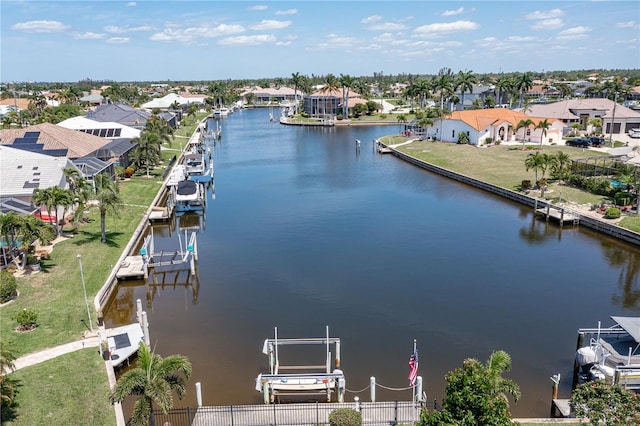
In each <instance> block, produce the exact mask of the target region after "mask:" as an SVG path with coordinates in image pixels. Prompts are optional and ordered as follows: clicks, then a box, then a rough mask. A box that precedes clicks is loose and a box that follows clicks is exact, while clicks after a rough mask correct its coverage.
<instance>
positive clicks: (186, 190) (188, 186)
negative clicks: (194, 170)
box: [178, 180, 197, 195]
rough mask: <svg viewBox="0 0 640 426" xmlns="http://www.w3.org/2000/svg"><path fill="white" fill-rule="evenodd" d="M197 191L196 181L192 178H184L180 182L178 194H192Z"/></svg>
mask: <svg viewBox="0 0 640 426" xmlns="http://www.w3.org/2000/svg"><path fill="white" fill-rule="evenodd" d="M196 191H197V187H196V183H195V182H194V181H191V180H183V181H180V182H179V183H178V195H191V194H195V193H196Z"/></svg>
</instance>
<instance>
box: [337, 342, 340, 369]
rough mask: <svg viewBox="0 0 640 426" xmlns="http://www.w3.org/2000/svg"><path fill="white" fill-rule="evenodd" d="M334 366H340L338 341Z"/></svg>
mask: <svg viewBox="0 0 640 426" xmlns="http://www.w3.org/2000/svg"><path fill="white" fill-rule="evenodd" d="M336 368H340V341H339V340H338V341H337V342H336Z"/></svg>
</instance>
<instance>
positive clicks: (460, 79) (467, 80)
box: [454, 70, 478, 110]
mask: <svg viewBox="0 0 640 426" xmlns="http://www.w3.org/2000/svg"><path fill="white" fill-rule="evenodd" d="M477 82H478V79H477V78H476V76H475V75H474V74H473V71H462V70H460V71H459V72H458V75H457V76H456V78H455V80H454V87H455V89H456V90H458V89H460V94H461V96H462V99H461V103H462V110H464V92H466V91H469V93H471V91H472V90H473V85H474V84H475V83H477Z"/></svg>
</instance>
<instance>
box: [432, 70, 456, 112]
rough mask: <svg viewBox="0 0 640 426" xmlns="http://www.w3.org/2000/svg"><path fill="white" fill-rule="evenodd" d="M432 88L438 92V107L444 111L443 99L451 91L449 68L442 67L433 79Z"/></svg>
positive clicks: (451, 75) (451, 77)
mask: <svg viewBox="0 0 640 426" xmlns="http://www.w3.org/2000/svg"><path fill="white" fill-rule="evenodd" d="M433 88H434V89H436V90H438V92H439V93H440V109H441V110H442V111H444V99H445V98H448V97H449V96H450V95H451V93H453V73H452V72H451V68H442V69H440V71H438V76H437V77H436V78H435V79H434V81H433Z"/></svg>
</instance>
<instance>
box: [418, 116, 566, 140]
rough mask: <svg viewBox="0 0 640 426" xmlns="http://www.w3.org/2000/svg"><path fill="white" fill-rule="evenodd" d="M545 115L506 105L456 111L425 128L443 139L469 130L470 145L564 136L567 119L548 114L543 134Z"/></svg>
mask: <svg viewBox="0 0 640 426" xmlns="http://www.w3.org/2000/svg"><path fill="white" fill-rule="evenodd" d="M527 119H529V120H531V121H532V123H533V124H532V125H530V126H529V127H528V128H521V129H518V130H517V131H516V128H517V127H518V123H520V121H522V120H527ZM544 120H545V117H530V116H528V115H526V114H523V113H521V112H517V111H514V110H510V109H507V108H490V109H475V110H466V111H456V112H453V113H451V114H449V115H447V116H445V117H443V118H441V119H437V120H434V124H433V125H432V126H429V127H428V128H427V129H426V132H427V136H433V137H436V138H437V139H439V140H442V141H444V142H458V136H459V134H460V133H466V135H467V137H468V139H469V143H470V144H471V145H483V144H485V143H489V141H492V142H493V141H496V142H519V141H526V142H529V143H542V144H552V143H558V142H560V140H561V139H562V128H563V127H564V123H563V122H562V121H560V120H557V119H554V118H548V119H547V122H548V123H549V124H550V126H549V127H548V128H547V129H546V134H545V135H544V136H543V137H542V141H541V139H540V138H541V136H542V129H536V126H538V124H539V123H540V122H542V121H544Z"/></svg>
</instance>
